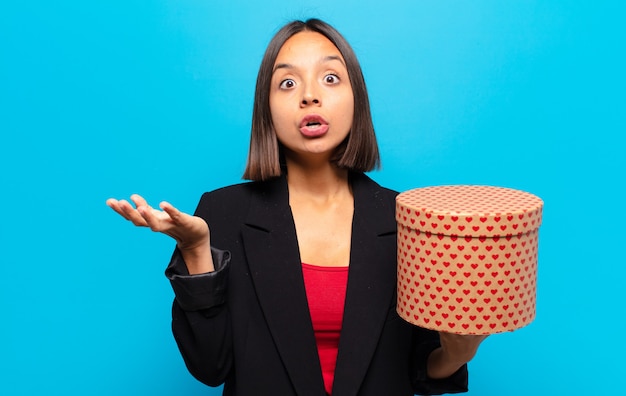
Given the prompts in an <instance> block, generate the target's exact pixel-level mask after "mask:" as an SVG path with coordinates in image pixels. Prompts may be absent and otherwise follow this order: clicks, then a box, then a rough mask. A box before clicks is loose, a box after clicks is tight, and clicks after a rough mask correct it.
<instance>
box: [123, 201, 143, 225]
mask: <svg viewBox="0 0 626 396" xmlns="http://www.w3.org/2000/svg"><path fill="white" fill-rule="evenodd" d="M118 207H119V209H120V211H121V214H122V216H124V217H125V218H126V219H127V220H129V221H131V222H132V223H133V224H134V225H136V226H141V227H145V226H147V223H146V220H145V219H144V218H143V216H142V215H141V213H139V211H138V210H137V209H135V208H134V207H133V205H131V204H130V203H129V202H128V201H126V200H123V199H122V200H120V201H118Z"/></svg>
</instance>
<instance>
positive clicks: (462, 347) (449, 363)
mask: <svg viewBox="0 0 626 396" xmlns="http://www.w3.org/2000/svg"><path fill="white" fill-rule="evenodd" d="M485 338H487V335H462V334H453V333H446V332H439V340H440V342H441V347H439V348H437V349H435V350H434V351H433V352H432V353H431V354H430V356H429V358H428V376H429V377H431V378H446V377H449V376H450V375H452V374H454V373H455V372H456V371H457V370H458V369H459V368H461V366H463V365H464V364H465V363H467V362H469V361H470V360H472V358H474V356H475V355H476V352H477V351H478V347H479V346H480V344H481V343H482V342H483V341H484V340H485Z"/></svg>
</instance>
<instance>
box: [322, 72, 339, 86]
mask: <svg viewBox="0 0 626 396" xmlns="http://www.w3.org/2000/svg"><path fill="white" fill-rule="evenodd" d="M324 81H325V82H326V83H327V84H337V83H338V82H339V77H337V76H336V75H334V74H329V75H327V76H325V77H324Z"/></svg>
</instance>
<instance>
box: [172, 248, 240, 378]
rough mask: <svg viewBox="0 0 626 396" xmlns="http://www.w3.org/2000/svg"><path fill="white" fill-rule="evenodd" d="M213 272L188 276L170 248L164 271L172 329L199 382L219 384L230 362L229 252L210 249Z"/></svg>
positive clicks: (229, 368) (176, 254)
mask: <svg viewBox="0 0 626 396" xmlns="http://www.w3.org/2000/svg"><path fill="white" fill-rule="evenodd" d="M211 253H212V255H213V262H214V263H215V266H216V271H214V272H210V273H206V274H198V275H189V273H188V272H187V266H186V264H185V263H184V260H183V258H182V255H181V254H180V252H179V251H178V249H177V250H175V251H174V254H173V256H172V260H171V262H170V264H169V266H168V267H167V269H166V271H165V274H166V276H167V277H168V279H169V280H170V283H171V285H172V288H173V289H174V294H175V299H174V303H173V307H172V332H173V334H174V339H175V340H176V344H177V345H178V349H179V351H180V353H181V355H182V357H183V360H184V362H185V365H186V366H187V369H188V370H189V372H190V373H191V374H192V375H193V376H194V377H195V378H196V379H197V380H198V381H200V382H202V383H204V384H206V385H209V386H219V385H221V384H223V383H224V382H225V381H226V378H227V377H228V376H229V375H230V373H231V371H232V365H233V357H232V355H233V354H232V332H231V320H230V313H229V310H228V304H227V301H226V299H227V284H228V272H229V264H230V254H229V253H228V252H226V251H220V250H217V249H214V248H212V249H211Z"/></svg>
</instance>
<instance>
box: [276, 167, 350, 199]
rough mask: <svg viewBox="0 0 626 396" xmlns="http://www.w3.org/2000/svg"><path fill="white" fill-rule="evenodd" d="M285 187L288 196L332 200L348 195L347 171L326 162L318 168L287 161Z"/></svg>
mask: <svg viewBox="0 0 626 396" xmlns="http://www.w3.org/2000/svg"><path fill="white" fill-rule="evenodd" d="M287 169H288V172H287V185H288V186H289V192H290V195H296V194H297V195H299V196H309V197H310V198H317V199H321V200H333V199H336V198H338V197H342V196H344V194H346V193H348V194H350V195H351V192H350V186H349V183H348V171H347V170H346V169H340V168H337V167H336V166H334V165H332V164H330V163H328V162H326V163H324V164H321V165H319V166H310V164H308V165H305V166H303V165H302V164H299V163H295V162H291V161H287Z"/></svg>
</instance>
